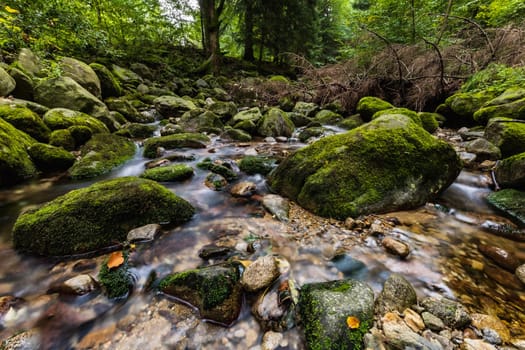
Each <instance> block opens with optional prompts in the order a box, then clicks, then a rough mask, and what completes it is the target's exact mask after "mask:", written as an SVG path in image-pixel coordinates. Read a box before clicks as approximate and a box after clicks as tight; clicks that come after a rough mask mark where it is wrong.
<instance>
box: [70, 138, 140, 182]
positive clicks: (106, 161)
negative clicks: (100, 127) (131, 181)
mask: <svg viewBox="0 0 525 350" xmlns="http://www.w3.org/2000/svg"><path fill="white" fill-rule="evenodd" d="M135 151H136V148H135V144H134V143H133V142H132V141H130V140H128V139H126V138H124V137H121V136H118V135H114V134H95V135H93V137H92V138H91V139H90V140H89V141H88V142H87V143H86V144H85V145H83V146H82V147H81V148H80V153H81V158H80V160H79V161H77V162H76V163H75V165H73V167H71V169H70V171H69V175H70V176H71V178H73V179H89V178H93V177H96V176H99V175H102V174H105V173H107V172H109V171H110V170H111V169H113V168H115V167H117V166H119V165H121V164H122V163H124V162H125V161H126V160H128V159H130V158H131V157H133V155H134V154H135Z"/></svg>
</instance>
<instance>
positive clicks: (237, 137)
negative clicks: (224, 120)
mask: <svg viewBox="0 0 525 350" xmlns="http://www.w3.org/2000/svg"><path fill="white" fill-rule="evenodd" d="M221 137H226V138H227V139H231V140H234V141H241V142H249V141H251V140H252V137H251V136H250V134H248V133H247V132H246V131H244V130H242V129H233V128H230V127H227V128H226V129H225V130H224V133H223V134H222V135H221Z"/></svg>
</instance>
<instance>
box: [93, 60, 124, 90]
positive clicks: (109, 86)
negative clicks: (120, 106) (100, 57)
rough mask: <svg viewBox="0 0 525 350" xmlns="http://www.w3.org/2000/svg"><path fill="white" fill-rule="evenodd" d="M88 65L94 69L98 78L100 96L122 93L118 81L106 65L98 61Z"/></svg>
mask: <svg viewBox="0 0 525 350" xmlns="http://www.w3.org/2000/svg"><path fill="white" fill-rule="evenodd" d="M89 66H90V67H91V69H93V71H95V73H96V74H97V76H98V79H99V80H100V89H101V94H102V98H108V97H118V96H121V95H122V87H121V86H120V82H119V81H118V79H117V78H115V76H114V75H113V73H111V71H110V70H109V69H108V68H107V67H106V66H104V65H102V64H100V63H91V64H90V65H89Z"/></svg>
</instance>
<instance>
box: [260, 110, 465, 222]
mask: <svg viewBox="0 0 525 350" xmlns="http://www.w3.org/2000/svg"><path fill="white" fill-rule="evenodd" d="M460 169H461V164H460V160H459V158H458V156H457V155H456V152H455V151H454V149H453V148H452V147H451V146H450V145H448V144H447V143H446V142H443V141H440V140H438V139H436V138H434V137H433V136H432V135H430V134H429V133H428V132H426V131H425V130H424V129H423V128H422V127H420V126H419V125H418V124H417V123H415V122H414V121H413V120H411V119H410V118H408V117H405V116H402V115H393V116H389V115H385V116H382V117H379V118H377V119H375V120H373V121H371V122H369V123H367V124H365V125H363V126H360V127H358V128H356V129H353V130H351V131H349V132H347V133H345V134H339V135H334V136H328V137H325V138H323V139H321V140H319V141H317V142H315V143H313V144H312V145H310V146H307V147H305V148H303V149H301V150H299V151H297V152H296V153H294V154H293V155H292V156H290V157H288V158H287V159H285V160H284V161H283V162H282V163H281V164H280V165H279V166H278V167H277V168H276V169H275V171H273V172H272V173H271V174H270V176H269V183H270V186H271V187H272V188H273V189H274V190H275V191H276V192H278V193H280V194H281V195H284V196H287V197H289V198H291V199H293V200H295V201H297V202H298V203H299V204H300V205H301V206H302V207H304V208H306V209H308V210H310V211H312V212H314V213H316V214H318V215H321V216H326V217H334V218H338V219H345V218H346V217H349V216H351V217H357V216H359V215H364V214H370V213H378V212H389V211H395V210H400V209H407V208H414V207H417V206H420V205H423V204H424V203H426V202H427V201H428V200H430V199H432V198H433V197H435V196H436V195H437V194H439V193H440V192H441V191H442V190H444V189H445V188H447V187H448V186H449V185H450V184H451V183H452V181H454V179H455V178H456V177H457V175H458V174H459V171H460Z"/></svg>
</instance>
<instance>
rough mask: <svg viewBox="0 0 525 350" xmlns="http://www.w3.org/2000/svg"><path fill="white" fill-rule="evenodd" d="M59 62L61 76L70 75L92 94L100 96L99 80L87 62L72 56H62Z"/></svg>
mask: <svg viewBox="0 0 525 350" xmlns="http://www.w3.org/2000/svg"><path fill="white" fill-rule="evenodd" d="M59 64H60V68H61V69H62V76H65V77H70V78H71V79H73V80H74V81H76V82H77V83H79V84H80V85H81V86H82V87H83V88H84V89H86V90H87V91H89V92H90V93H91V94H93V96H96V97H97V98H100V97H102V95H101V88H100V80H99V79H98V76H97V73H95V71H94V70H93V68H91V67H90V66H89V65H88V64H86V63H84V62H82V61H79V60H77V59H75V58H72V57H62V58H61V59H60V62H59Z"/></svg>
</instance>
